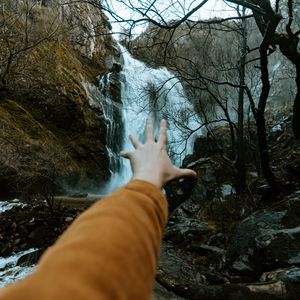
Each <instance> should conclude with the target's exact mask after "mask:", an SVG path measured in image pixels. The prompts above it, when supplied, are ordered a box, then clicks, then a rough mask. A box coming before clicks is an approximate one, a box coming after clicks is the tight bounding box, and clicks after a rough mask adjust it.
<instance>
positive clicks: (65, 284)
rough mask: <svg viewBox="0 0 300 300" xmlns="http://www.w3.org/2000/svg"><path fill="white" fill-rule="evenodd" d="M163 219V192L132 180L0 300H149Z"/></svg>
mask: <svg viewBox="0 0 300 300" xmlns="http://www.w3.org/2000/svg"><path fill="white" fill-rule="evenodd" d="M166 220H167V201H166V199H165V197H164V195H163V194H162V192H161V191H160V190H159V189H158V188H157V187H155V186H154V185H152V184H150V183H147V182H145V181H140V180H134V181H131V182H130V183H129V184H127V185H126V186H124V187H122V188H120V189H119V190H117V191H116V192H114V193H112V194H111V195H110V196H108V197H106V198H104V199H103V200H101V201H99V202H97V203H95V204H94V205H93V206H92V207H91V208H89V209H88V210H87V211H86V212H84V213H83V214H81V215H80V216H79V217H78V218H77V219H76V220H75V221H74V222H73V224H72V225H71V226H70V227H69V228H68V229H67V230H66V231H65V232H64V234H63V235H62V236H61V237H60V238H59V239H58V241H57V242H56V243H55V244H54V246H52V247H51V248H49V249H48V250H47V251H46V253H45V254H44V255H43V257H42V258H41V260H40V262H39V264H38V267H37V269H36V271H35V272H34V273H33V274H32V275H30V276H28V277H27V278H25V279H24V280H22V281H20V282H18V283H15V284H12V285H10V286H8V287H6V288H4V289H2V290H1V291H0V300H4V299H5V300H68V299H71V300H119V299H122V300H123V299H124V300H125V299H130V300H144V299H145V300H148V299H149V298H150V295H151V291H152V286H153V281H154V276H155V270H156V264H157V260H158V256H159V248H160V243H161V239H162V233H163V228H164V225H165V223H166Z"/></svg>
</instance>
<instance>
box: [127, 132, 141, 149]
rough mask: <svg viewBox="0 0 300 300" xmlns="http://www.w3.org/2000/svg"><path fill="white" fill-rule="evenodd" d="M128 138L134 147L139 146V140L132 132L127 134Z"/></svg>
mask: <svg viewBox="0 0 300 300" xmlns="http://www.w3.org/2000/svg"><path fill="white" fill-rule="evenodd" d="M129 139H130V141H131V144H132V146H133V147H134V149H137V148H139V147H141V144H140V142H139V141H138V140H137V139H136V138H135V137H134V136H133V135H132V134H130V135H129Z"/></svg>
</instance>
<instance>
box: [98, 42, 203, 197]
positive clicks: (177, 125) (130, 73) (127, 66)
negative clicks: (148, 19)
mask: <svg viewBox="0 0 300 300" xmlns="http://www.w3.org/2000/svg"><path fill="white" fill-rule="evenodd" d="M120 49H121V52H122V55H123V60H124V66H123V69H122V71H121V74H120V78H121V103H120V102H117V101H114V100H113V99H112V97H111V95H109V94H107V92H105V93H103V94H104V95H105V102H104V103H105V104H104V105H103V109H104V111H105V117H106V120H107V124H108V128H109V129H108V134H107V138H108V139H107V147H108V152H109V155H110V166H111V180H110V181H109V182H108V183H107V185H106V187H105V188H104V190H103V191H102V192H103V193H109V192H111V191H112V190H114V189H116V188H117V187H119V186H121V185H122V184H124V183H126V182H128V181H129V180H130V178H131V175H132V174H131V170H130V165H129V162H128V161H127V160H125V159H120V157H119V153H118V152H119V150H126V151H128V150H133V147H132V145H131V144H130V141H129V139H128V135H129V134H130V133H131V134H133V135H134V136H136V137H137V138H138V139H140V140H142V141H143V140H144V131H145V121H146V118H147V117H152V118H153V120H154V127H155V129H156V132H157V131H158V127H159V121H160V120H161V119H162V118H164V119H166V120H167V122H168V151H169V155H170V156H171V159H172V161H173V162H174V163H175V164H176V165H178V166H180V164H181V162H182V159H183V158H184V157H185V156H186V155H187V154H190V153H192V150H193V142H194V139H195V136H196V135H199V134H201V132H200V130H198V131H197V132H194V131H195V130H196V129H197V128H198V127H199V126H200V125H201V121H200V120H199V118H198V116H197V115H196V113H195V112H194V109H193V106H192V105H191V103H190V102H189V101H188V99H187V98H186V96H185V93H184V90H183V87H182V85H181V83H180V82H179V80H178V79H177V78H176V77H175V76H174V74H172V73H171V72H170V71H168V70H167V69H166V68H159V69H153V68H149V67H147V66H146V65H145V64H144V63H143V62H141V61H138V60H136V59H134V58H133V57H132V56H131V55H130V54H129V53H128V51H127V49H126V48H124V47H123V46H121V45H120ZM111 76H112V74H108V75H106V76H105V77H102V78H101V80H100V87H101V90H102V92H103V91H107V87H108V85H109V83H110V80H111ZM102 101H103V99H102ZM116 111H119V112H120V114H121V116H122V123H123V124H118V123H117V121H116V120H114V113H115V112H116ZM116 145H119V146H121V147H119V148H118V147H116Z"/></svg>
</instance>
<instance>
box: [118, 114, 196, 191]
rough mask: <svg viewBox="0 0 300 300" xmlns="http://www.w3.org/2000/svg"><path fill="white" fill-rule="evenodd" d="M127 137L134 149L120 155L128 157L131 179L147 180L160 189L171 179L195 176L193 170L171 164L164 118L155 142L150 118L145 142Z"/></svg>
mask: <svg viewBox="0 0 300 300" xmlns="http://www.w3.org/2000/svg"><path fill="white" fill-rule="evenodd" d="M129 139H130V141H131V143H132V145H133V147H134V148H135V151H133V152H125V151H122V152H121V156H123V157H125V158H128V159H130V164H131V169H132V172H133V177H132V179H139V180H144V181H148V182H150V183H152V184H154V185H156V186H157V187H158V188H160V189H161V188H162V187H163V186H164V185H165V184H166V183H167V182H169V181H171V180H173V179H177V178H182V177H196V176H197V174H196V172H195V171H193V170H190V169H180V168H177V167H176V166H174V165H173V164H172V162H171V160H170V158H169V155H168V153H167V150H166V149H167V123H166V121H165V120H162V121H161V122H160V132H159V137H158V140H157V142H155V138H154V131H153V123H152V120H151V119H147V124H146V143H145V144H141V143H140V142H139V141H138V140H137V139H136V138H135V137H134V136H132V135H130V136H129Z"/></svg>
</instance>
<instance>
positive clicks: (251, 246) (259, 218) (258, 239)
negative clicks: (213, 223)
mask: <svg viewBox="0 0 300 300" xmlns="http://www.w3.org/2000/svg"><path fill="white" fill-rule="evenodd" d="M299 203H300V200H299V191H296V192H295V193H293V194H292V195H290V196H289V197H288V199H287V202H286V207H284V208H285V210H283V211H278V212H269V211H263V212H260V213H255V214H253V215H251V216H249V217H248V218H246V219H245V220H243V221H242V222H241V223H240V224H239V225H238V226H237V229H236V233H235V235H234V238H233V242H232V244H231V247H230V248H229V255H228V259H229V261H230V262H232V266H233V269H234V271H235V272H236V273H240V274H243V275H255V274H257V275H259V274H261V273H262V271H267V270H269V269H272V268H274V267H289V266H294V265H298V264H300V227H299V225H300V221H299V220H300V219H299V211H298V208H299Z"/></svg>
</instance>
